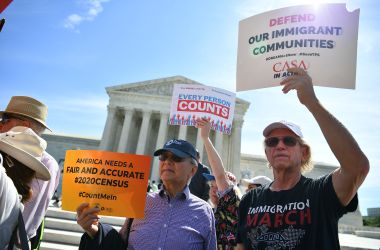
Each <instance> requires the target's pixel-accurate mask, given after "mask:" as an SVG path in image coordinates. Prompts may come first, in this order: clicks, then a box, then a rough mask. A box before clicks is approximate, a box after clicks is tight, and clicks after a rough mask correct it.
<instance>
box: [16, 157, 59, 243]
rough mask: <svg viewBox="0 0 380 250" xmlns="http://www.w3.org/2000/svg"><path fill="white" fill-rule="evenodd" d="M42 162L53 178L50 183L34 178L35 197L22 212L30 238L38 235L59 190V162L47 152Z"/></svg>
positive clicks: (32, 186) (26, 204) (33, 196)
mask: <svg viewBox="0 0 380 250" xmlns="http://www.w3.org/2000/svg"><path fill="white" fill-rule="evenodd" d="M41 162H42V163H43V164H44V165H45V166H46V167H47V168H48V169H49V172H50V176H51V178H50V180H49V181H43V180H40V179H36V178H34V179H33V181H32V183H31V188H32V189H33V195H32V198H31V200H30V201H28V202H27V203H25V208H24V211H23V212H22V217H24V222H25V229H26V233H27V234H28V238H32V237H34V236H35V235H36V231H37V229H38V227H39V226H40V224H41V222H42V220H43V219H44V217H45V214H46V211H47V209H48V207H49V202H50V200H51V198H52V197H53V194H54V192H55V190H56V189H57V186H58V183H59V176H60V174H61V173H60V172H59V166H58V163H57V161H56V160H55V159H54V158H53V156H51V155H50V154H49V153H47V152H46V151H45V152H43V154H42V158H41Z"/></svg>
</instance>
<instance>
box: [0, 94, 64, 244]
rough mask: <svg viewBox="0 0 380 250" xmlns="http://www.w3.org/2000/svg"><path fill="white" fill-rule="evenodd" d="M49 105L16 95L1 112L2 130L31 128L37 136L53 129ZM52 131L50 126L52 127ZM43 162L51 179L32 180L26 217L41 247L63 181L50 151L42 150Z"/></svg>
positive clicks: (28, 229) (31, 234)
mask: <svg viewBox="0 0 380 250" xmlns="http://www.w3.org/2000/svg"><path fill="white" fill-rule="evenodd" d="M47 110H48V108H47V106H46V105H45V104H43V103H42V102H40V101H38V100H36V99H34V98H32V97H29V96H13V97H12V98H11V100H10V101H9V103H8V105H7V107H6V109H5V110H4V111H1V112H0V115H1V123H0V132H1V133H4V132H7V131H9V130H11V129H12V128H14V127H16V126H24V127H27V128H31V129H32V130H33V131H34V132H35V133H36V134H37V135H39V136H41V134H42V133H43V132H44V131H45V129H49V127H48V126H47V125H46V118H47ZM49 130H50V129H49ZM41 161H42V163H43V164H44V165H45V166H46V167H47V168H48V169H49V172H50V175H51V179H50V181H42V180H40V179H36V178H34V179H33V180H32V183H31V188H32V190H33V194H32V197H31V199H30V200H29V201H28V202H27V203H25V208H24V211H23V218H24V221H25V228H26V232H27V235H28V238H29V239H30V241H31V246H32V249H36V248H38V247H39V244H40V242H41V239H42V234H43V225H44V224H43V220H44V217H45V214H46V211H47V208H48V206H49V203H50V200H51V199H52V197H53V194H54V192H55V190H56V188H57V186H58V183H59V176H60V172H59V166H58V163H57V161H56V160H55V159H54V158H53V157H52V156H51V155H50V154H49V153H47V152H46V151H44V152H43V153H42V158H41Z"/></svg>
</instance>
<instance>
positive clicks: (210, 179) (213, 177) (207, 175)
mask: <svg viewBox="0 0 380 250" xmlns="http://www.w3.org/2000/svg"><path fill="white" fill-rule="evenodd" d="M203 177H205V178H206V179H207V181H215V176H213V175H212V174H206V173H203Z"/></svg>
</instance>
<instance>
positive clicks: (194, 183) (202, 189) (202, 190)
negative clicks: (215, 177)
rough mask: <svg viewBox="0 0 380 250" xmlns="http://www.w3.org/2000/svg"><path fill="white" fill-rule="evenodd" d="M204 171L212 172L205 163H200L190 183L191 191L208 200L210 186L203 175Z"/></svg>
mask: <svg viewBox="0 0 380 250" xmlns="http://www.w3.org/2000/svg"><path fill="white" fill-rule="evenodd" d="M203 173H206V174H210V170H209V169H208V167H206V166H205V165H203V164H201V163H198V169H197V172H196V173H195V175H194V176H193V178H191V182H190V185H189V189H190V192H191V193H192V194H193V195H195V196H197V197H199V198H201V199H202V200H204V201H208V199H209V194H208V191H209V189H210V186H209V185H208V183H207V180H206V178H205V177H204V176H203Z"/></svg>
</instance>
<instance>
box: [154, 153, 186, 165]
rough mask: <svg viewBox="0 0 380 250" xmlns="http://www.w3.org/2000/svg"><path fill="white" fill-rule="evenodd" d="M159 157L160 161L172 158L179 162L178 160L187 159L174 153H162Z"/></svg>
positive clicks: (171, 159)
mask: <svg viewBox="0 0 380 250" xmlns="http://www.w3.org/2000/svg"><path fill="white" fill-rule="evenodd" d="M158 159H159V160H160V161H166V160H170V161H173V162H177V163H178V162H183V161H185V160H186V158H182V157H178V156H176V155H174V154H172V155H168V154H162V155H160V156H159V157H158Z"/></svg>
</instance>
